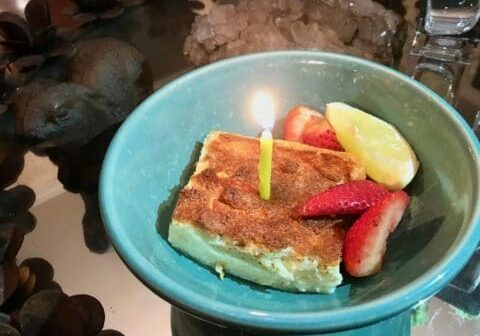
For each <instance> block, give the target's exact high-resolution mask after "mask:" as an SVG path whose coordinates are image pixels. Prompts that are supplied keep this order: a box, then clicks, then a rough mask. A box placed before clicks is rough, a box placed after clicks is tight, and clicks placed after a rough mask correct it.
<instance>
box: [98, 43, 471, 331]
mask: <svg viewBox="0 0 480 336" xmlns="http://www.w3.org/2000/svg"><path fill="white" fill-rule="evenodd" d="M263 89H268V90H269V91H270V92H272V93H273V95H274V96H275V97H276V105H277V109H276V113H277V119H282V118H284V117H285V116H286V114H287V112H288V110H289V109H290V108H291V107H292V106H294V105H297V104H299V103H303V104H306V105H310V106H315V107H323V106H324V105H325V104H326V103H329V102H332V101H343V102H347V103H349V104H350V105H353V106H356V107H359V108H361V109H362V110H364V111H367V112H370V113H372V114H376V115H377V116H378V117H380V118H382V119H383V120H385V121H387V122H389V123H391V124H392V125H395V127H397V129H399V131H401V133H402V134H403V135H404V136H405V138H406V139H407V140H408V141H409V143H410V144H411V145H412V147H413V148H414V149H415V152H416V154H417V157H418V160H419V161H420V162H421V166H420V170H419V172H418V173H417V176H416V177H415V179H414V180H413V181H412V182H411V183H410V184H409V186H408V187H407V189H406V191H407V192H408V194H409V195H410V197H411V202H410V206H409V210H408V212H407V213H406V215H405V217H406V218H405V220H404V222H403V223H401V225H399V227H398V229H397V231H396V232H395V233H394V234H393V235H392V236H391V237H390V238H389V242H388V253H387V255H386V259H385V263H384V266H383V270H382V272H380V273H378V274H376V275H373V276H371V277H368V278H362V279H352V278H346V279H345V281H344V282H343V284H342V285H340V286H339V287H338V288H337V289H336V291H335V293H333V294H317V293H314V294H313V293H308V294H307V293H303V294H300V293H294V292H288V291H282V290H278V289H272V288H269V287H264V286H259V285H255V284H252V283H251V282H248V281H245V280H241V279H238V278H235V277H231V276H225V278H224V280H220V279H219V277H218V276H217V274H216V273H215V272H214V271H212V270H211V269H210V268H208V267H205V266H202V265H201V264H199V263H197V262H196V261H194V260H192V259H191V258H189V257H188V256H187V255H185V254H183V253H181V252H179V251H178V250H176V249H175V248H173V247H172V246H171V245H170V244H169V242H168V240H167V237H168V228H169V225H170V222H171V217H172V212H173V209H174V207H175V205H176V201H177V197H178V193H179V191H180V190H181V188H183V186H184V185H185V184H186V183H187V181H188V179H189V177H190V175H191V173H192V171H193V165H194V163H195V162H196V161H197V159H198V152H199V151H198V149H199V147H200V146H198V144H199V143H202V142H203V141H204V139H205V137H206V136H207V134H209V133H210V132H211V131H212V130H214V129H217V130H222V131H225V132H233V133H239V134H242V135H245V136H257V135H258V133H259V127H258V125H257V124H256V123H255V121H254V120H253V119H252V117H251V114H250V113H249V109H250V103H251V97H252V96H253V95H254V93H255V92H256V91H258V90H263ZM274 137H275V130H274ZM440 144H441V145H440ZM478 160H479V145H478V141H477V140H476V138H475V137H474V135H473V133H472V132H471V130H470V129H469V128H468V126H467V124H466V123H465V121H463V119H462V118H461V117H460V116H459V114H458V113H457V112H456V111H454V109H453V108H452V107H450V106H449V105H448V104H447V103H445V102H444V101H443V100H442V99H441V98H439V97H438V96H437V95H435V94H434V93H433V92H432V91H430V90H429V89H427V88H425V87H424V86H422V85H421V84H418V83H416V82H414V81H412V80H411V79H409V78H407V77H406V76H404V75H402V74H400V73H398V72H396V71H394V70H392V69H389V68H386V67H383V66H381V65H377V64H375V63H371V62H368V61H365V60H361V59H357V58H353V57H348V56H342V55H336V54H326V53H317V52H301V51H289V52H275V53H265V54H254V55H249V56H245V57H240V58H234V59H230V60H226V61H222V62H219V63H216V64H213V65H210V66H207V67H204V68H200V69H198V70H196V71H193V72H191V73H189V74H187V75H185V76H182V77H181V78H179V79H177V80H175V81H173V82H172V83H170V84H168V85H167V86H165V87H163V88H162V89H160V90H159V91H157V92H156V93H154V94H153V95H152V96H151V97H150V98H148V99H147V100H146V101H145V102H144V103H142V104H141V105H140V106H139V107H138V108H137V110H136V111H135V112H134V113H133V114H132V115H131V117H129V119H128V120H127V121H126V122H125V123H124V124H123V125H122V127H121V128H120V130H119V131H118V133H117V134H116V136H115V138H114V140H113V141H112V144H111V146H110V148H109V150H108V152H107V155H106V158H105V163H104V167H103V170H102V177H101V186H100V192H101V194H100V202H101V209H102V215H103V217H104V220H105V224H106V227H107V230H108V232H109V234H110V237H111V238H112V241H113V244H114V246H115V248H116V249H117V251H118V253H119V254H120V256H121V257H122V259H123V260H124V261H125V263H126V264H127V265H128V266H129V267H130V269H131V270H132V271H133V272H134V273H135V274H136V275H137V276H138V277H139V278H140V279H141V280H142V281H143V282H144V283H145V284H146V285H148V286H149V287H150V288H151V289H152V290H154V291H155V292H156V293H158V294H159V295H160V296H161V297H163V298H165V299H166V300H168V301H169V302H171V303H172V304H175V305H177V306H179V307H180V308H182V309H184V310H187V311H189V312H191V313H193V314H195V315H197V316H200V317H203V318H205V319H207V320H212V321H216V322H220V323H225V324H232V325H241V326H245V327H248V328H251V329H269V330H277V331H278V330H282V331H290V332H295V333H308V332H320V331H329V330H340V329H347V328H353V327H356V326H360V325H364V324H368V323H373V322H375V321H378V320H381V319H384V318H387V317H389V316H393V315H394V314H396V313H399V312H401V311H404V310H405V309H408V308H409V307H411V306H412V305H413V304H415V303H416V302H417V301H418V300H420V299H424V298H426V297H428V296H430V295H432V294H434V293H435V292H436V291H438V290H439V289H440V288H441V287H442V286H444V285H445V284H446V283H448V281H450V280H451V279H452V278H453V277H454V275H455V274H456V273H458V272H459V271H460V270H461V268H462V266H463V265H464V264H465V263H466V261H467V260H468V258H469V256H470V255H471V254H472V253H473V251H474V248H475V246H476V245H477V243H478V240H479V238H480V237H479V234H480V227H479V225H480V224H479V212H480V209H479V205H478V196H479V163H478V162H479V161H478ZM404 224H405V225H404Z"/></svg>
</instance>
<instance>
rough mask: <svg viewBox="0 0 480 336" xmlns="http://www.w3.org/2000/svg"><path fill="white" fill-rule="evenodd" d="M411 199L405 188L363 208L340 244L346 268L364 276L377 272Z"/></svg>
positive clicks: (358, 275)
mask: <svg viewBox="0 0 480 336" xmlns="http://www.w3.org/2000/svg"><path fill="white" fill-rule="evenodd" d="M409 202H410V200H409V197H408V195H407V194H406V193H405V192H404V191H396V192H394V193H391V194H390V195H388V196H387V197H385V198H384V199H383V200H382V201H380V202H379V203H377V204H376V205H375V206H373V207H372V208H370V209H369V210H368V211H367V212H365V213H364V214H363V215H362V216H361V217H360V218H359V219H358V220H357V221H356V222H355V223H353V225H352V226H351V227H350V229H349V230H348V231H347V235H346V237H345V245H344V247H343V263H344V265H345V270H346V271H347V272H348V273H349V274H350V275H352V276H355V277H364V276H368V275H372V274H375V273H377V272H379V271H380V270H381V268H382V264H383V258H384V256H385V251H386V248H387V238H388V236H389V234H390V233H391V232H393V231H394V230H395V229H396V227H397V225H398V223H399V222H400V219H401V218H402V216H403V213H404V211H405V209H406V208H407V206H408V203H409Z"/></svg>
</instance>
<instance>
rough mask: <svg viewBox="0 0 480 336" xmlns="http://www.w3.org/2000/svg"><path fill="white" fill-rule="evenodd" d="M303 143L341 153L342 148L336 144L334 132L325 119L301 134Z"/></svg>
mask: <svg viewBox="0 0 480 336" xmlns="http://www.w3.org/2000/svg"><path fill="white" fill-rule="evenodd" d="M303 143H305V144H307V145H310V146H315V147H320V148H326V149H331V150H335V151H343V147H342V145H340V143H339V142H338V140H337V135H336V134H335V131H334V130H333V128H332V126H330V124H329V123H328V121H327V120H326V119H324V120H321V121H320V122H319V123H317V124H316V125H313V126H310V127H308V128H307V129H305V131H304V133H303Z"/></svg>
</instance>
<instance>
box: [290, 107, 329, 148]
mask: <svg viewBox="0 0 480 336" xmlns="http://www.w3.org/2000/svg"><path fill="white" fill-rule="evenodd" d="M321 120H325V117H324V116H323V114H321V113H320V112H318V111H316V110H314V109H312V108H310V107H306V106H303V105H299V106H297V107H294V108H293V109H292V110H290V112H288V115H287V118H286V119H285V126H284V136H283V137H284V139H285V140H288V141H297V142H302V139H303V132H304V131H305V129H306V128H307V127H310V126H312V125H315V124H316V123H317V122H319V121H321Z"/></svg>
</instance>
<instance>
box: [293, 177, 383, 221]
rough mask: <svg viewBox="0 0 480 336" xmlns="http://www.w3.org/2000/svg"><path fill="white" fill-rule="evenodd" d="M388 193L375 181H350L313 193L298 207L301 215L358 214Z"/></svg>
mask: <svg viewBox="0 0 480 336" xmlns="http://www.w3.org/2000/svg"><path fill="white" fill-rule="evenodd" d="M388 194H389V191H388V190H387V189H385V188H384V187H383V186H381V185H379V184H377V183H375V182H372V181H369V180H357V181H350V182H347V183H345V184H339V185H336V186H333V187H331V188H329V189H327V190H325V191H323V192H321V193H318V194H316V195H313V196H312V197H310V198H309V199H308V200H307V201H306V202H305V204H303V205H302V206H301V207H300V209H299V212H300V216H302V217H317V216H328V215H359V214H362V213H364V212H365V211H367V210H368V209H370V208H371V207H372V206H374V205H375V204H376V203H378V202H379V201H381V200H382V199H384V198H385V197H386V196H387V195H388Z"/></svg>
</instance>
